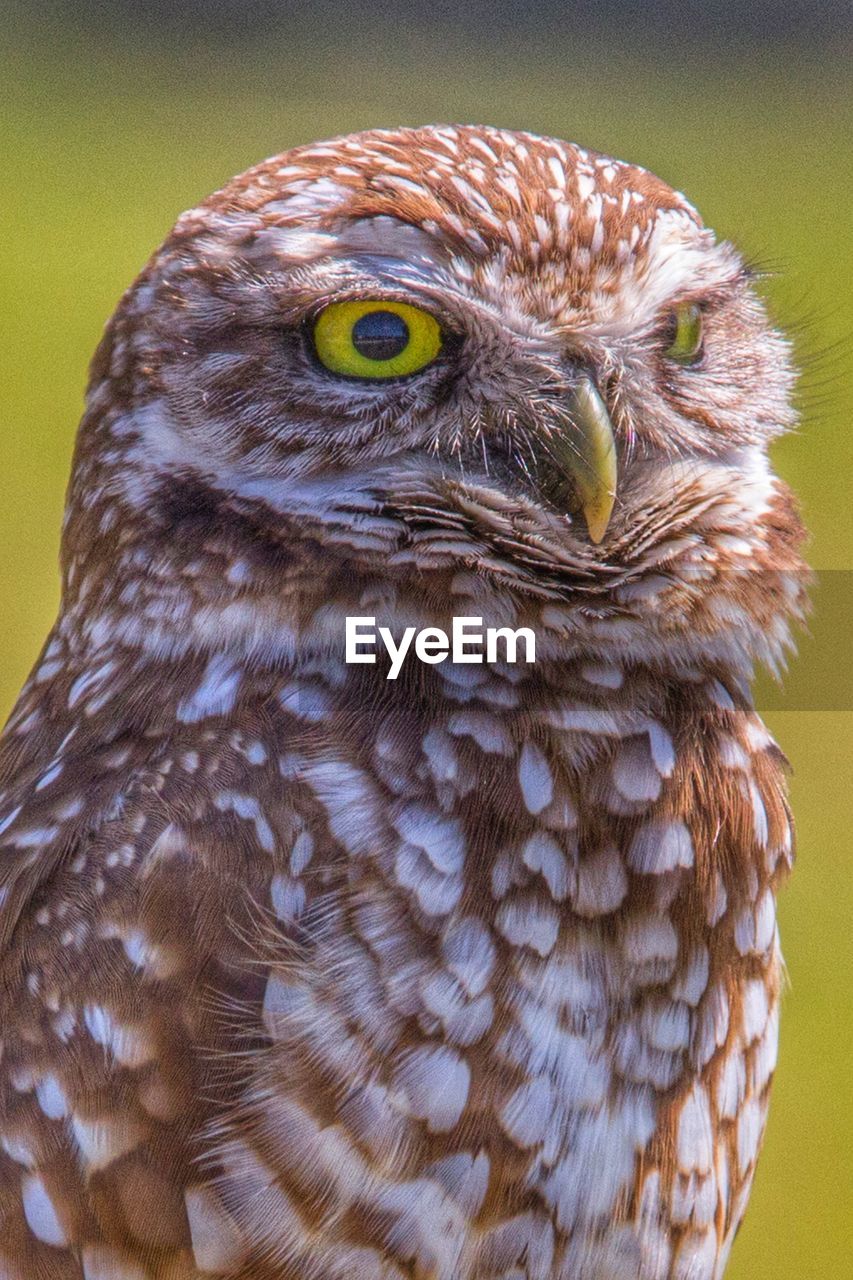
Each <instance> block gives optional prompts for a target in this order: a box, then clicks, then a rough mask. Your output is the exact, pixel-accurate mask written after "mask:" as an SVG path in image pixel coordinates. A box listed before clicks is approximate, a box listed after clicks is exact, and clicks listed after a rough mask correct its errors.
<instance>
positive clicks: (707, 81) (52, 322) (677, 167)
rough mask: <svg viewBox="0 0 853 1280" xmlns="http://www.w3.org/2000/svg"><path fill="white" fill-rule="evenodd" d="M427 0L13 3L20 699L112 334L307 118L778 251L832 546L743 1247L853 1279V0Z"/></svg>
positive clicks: (14, 471) (5, 62)
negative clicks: (437, 126)
mask: <svg viewBox="0 0 853 1280" xmlns="http://www.w3.org/2000/svg"><path fill="white" fill-rule="evenodd" d="M421 8H422V12H418V10H417V6H416V5H412V4H410V5H408V6H407V5H405V4H404V5H402V6H398V7H395V6H388V5H381V4H380V5H374V6H371V8H370V9H369V10H364V11H363V12H362V11H359V10H357V9H355V8H352V7H351V6H350V7H347V6H345V5H343V4H337V5H335V4H332V5H330V6H328V11H327V12H326V11H324V10H323V9H322V7H321V8H320V9H317V8H316V6H310V5H297V6H287V7H282V6H277V5H276V4H275V3H274V2H273V0H266V2H265V4H264V5H263V6H262V7H261V8H259V9H258V10H257V11H256V12H254V16H253V10H252V9H251V8H246V7H245V6H241V5H229V3H228V0H218V3H217V4H215V5H213V6H212V8H209V9H206V8H205V6H204V4H202V3H201V2H200V0H196V3H195V4H191V5H189V6H186V7H183V6H180V5H178V6H177V7H176V8H175V7H173V8H172V9H171V10H168V11H167V10H166V9H165V8H159V7H158V6H157V5H153V6H152V5H151V4H143V5H142V7H141V9H140V6H139V5H137V6H136V7H135V8H134V9H133V10H131V9H130V7H129V6H126V5H123V4H122V3H121V0H102V3H100V4H98V3H82V4H78V5H77V6H76V8H75V9H74V10H73V11H72V10H71V9H70V8H67V7H66V6H63V5H62V4H58V5H53V6H52V7H51V6H49V5H32V4H31V5H25V6H23V7H22V8H21V9H20V11H19V13H18V14H17V15H16V20H15V21H14V22H11V23H9V22H5V20H4V26H3V34H2V37H0V38H2V41H3V47H2V49H0V63H1V64H2V65H0V80H2V83H3V85H4V88H3V92H4V95H5V96H6V99H7V101H6V103H5V106H4V111H3V118H4V122H5V124H4V132H5V144H6V146H5V159H4V165H3V175H4V177H3V183H2V186H3V188H4V190H3V195H2V202H3V207H2V256H1V260H0V290H2V301H0V323H2V324H3V325H4V326H5V334H4V337H3V342H2V352H3V366H4V367H3V382H2V413H3V418H2V427H0V486H2V501H0V551H2V554H0V710H2V711H3V712H4V713H5V711H6V710H7V709H8V708H9V707H10V706H11V704H12V701H13V698H14V695H15V693H16V691H17V689H18V687H19V686H20V683H21V682H22V680H23V679H24V677H25V675H26V674H27V671H28V669H29V667H30V665H31V663H32V661H33V659H34V657H35V655H36V653H37V650H38V648H39V646H40V644H41V641H42V639H43V637H44V634H45V632H46V630H47V628H48V626H49V624H50V622H51V620H52V617H53V614H54V611H55V608H56V600H57V575H56V568H55V563H56V553H57V545H58V534H59V523H60V516H61V510H62V503H63V491H64V487H65V483H66V478H67V473H68V467H69V460H70V453H71V447H72V441H73V436H74V428H75V424H76V421H77V419H78V417H79V415H80V410H81V403H82V393H83V388H84V380H85V371H86V365H87V361H88V359H89V357H90V355H91V353H92V351H93V349H94V347H95V345H96V343H97V341H98V337H99V334H100V331H101V328H102V326H103V324H104V322H105V321H106V319H107V317H108V316H109V314H110V312H111V311H112V309H113V307H114V305H115V303H116V300H117V298H118V296H119V294H120V293H121V291H122V289H123V288H124V287H125V286H126V285H127V284H128V283H129V282H130V280H131V279H132V278H133V276H134V274H135V273H136V272H137V270H138V269H139V268H140V266H141V265H142V264H143V262H144V261H145V259H146V257H147V255H148V254H149V252H150V251H151V250H152V249H153V248H154V247H155V245H156V244H157V243H158V242H159V241H160V240H161V239H162V237H163V236H164V235H165V233H166V232H167V230H168V229H169V226H170V224H171V223H172V221H173V220H174V218H175V217H176V216H177V214H178V213H179V212H180V211H181V210H182V209H184V208H185V207H187V206H190V205H192V204H194V203H195V202H197V201H198V200H199V199H200V198H201V197H202V196H204V195H205V194H207V193H208V192H209V191H210V190H211V189H212V188H214V187H216V186H218V185H220V184H221V183H223V182H224V181H226V180H227V179H228V178H229V176H230V175H232V174H233V173H235V172H237V171H239V170H241V169H243V168H245V167H246V166H247V165H249V164H251V163H253V162H254V161H256V160H258V159H260V158H261V157H263V156H266V155H268V154H271V153H273V152H276V151H280V150H282V149H284V148H286V147H288V146H290V145H292V144H295V143H298V142H303V141H308V140H311V139H314V138H319V137H323V136H328V135H330V134H334V133H338V132H349V131H351V130H354V129H358V128H362V127H366V126H371V125H395V124H400V123H407V124H413V123H419V122H425V121H431V120H445V121H446V120H456V121H484V122H488V123H493V124H499V125H504V126H508V127H517V128H525V129H531V130H534V131H537V132H544V133H551V134H556V135H558V136H562V137H565V138H570V139H573V140H577V141H580V142H583V143H585V144H588V145H591V146H592V147H595V148H598V149H600V150H602V151H606V152H610V153H612V154H614V155H616V156H619V157H622V158H624V159H629V160H632V161H636V162H639V163H641V164H644V165H646V166H648V167H649V168H651V169H653V170H655V171H656V172H658V173H660V174H661V175H662V176H663V177H665V178H667V179H668V180H669V181H671V182H672V183H673V184H674V185H675V186H677V187H679V188H681V189H682V190H684V191H686V192H687V193H688V194H689V196H690V197H691V198H692V199H693V200H694V201H695V203H696V204H697V205H698V206H699V208H700V209H701V210H702V212H703V214H704V216H705V218H706V220H707V221H708V223H709V224H710V225H712V226H714V227H715V228H716V229H717V230H718V231H719V232H720V233H722V234H724V235H726V236H729V237H731V238H733V239H735V240H736V241H737V242H738V243H739V244H740V245H741V246H742V247H743V248H744V249H745V251H746V252H747V254H748V255H749V256H750V257H752V258H753V259H754V260H757V262H758V263H760V264H762V265H764V266H765V267H767V268H768V270H769V271H770V272H772V273H774V274H772V275H771V276H770V278H768V280H767V282H766V286H765V288H766V294H767V296H768V298H769V300H770V302H771V305H772V308H773V311H774V313H775V315H776V316H777V318H778V319H779V320H780V322H781V323H783V324H784V325H785V326H786V327H787V328H788V329H789V330H790V331H791V332H792V334H793V336H794V339H795V342H796V347H797V352H798V358H799V361H800V364H801V366H802V367H803V369H804V378H803V386H802V409H803V423H802V427H801V429H800V431H799V432H798V433H796V434H794V435H792V436H789V437H788V438H787V439H786V440H785V441H783V442H781V443H780V444H779V446H778V447H777V448H776V451H775V459H776V463H777V465H778V468H779V470H780V471H781V472H782V474H783V475H784V476H785V477H786V478H787V479H788V480H789V481H790V482H791V483H793V485H794V486H795V488H796V489H797V491H798V492H799V494H800V495H801V497H802V501H803V505H804V508H805V513H806V518H807V522H808V524H809V527H810V529H811V531H812V534H813V541H812V545H811V553H810V554H811V561H812V563H813V564H814V565H815V566H816V567H817V568H818V569H819V570H820V573H819V581H818V589H817V593H816V595H817V607H816V612H815V616H814V619H813V621H812V626H811V633H812V634H811V637H810V638H806V639H805V640H804V642H803V645H802V646H801V648H802V656H801V658H800V660H799V662H798V664H797V665H796V666H795V667H794V670H793V672H792V674H791V678H790V681H789V684H788V693H787V694H784V695H783V694H779V693H778V692H775V691H774V690H773V689H772V688H771V687H770V686H769V685H767V684H765V685H764V686H762V699H761V700H762V705H763V706H764V707H765V708H767V715H768V719H769V722H770V724H771V728H772V729H773V731H774V732H775V734H776V736H777V737H778V739H779V741H780V742H781V744H782V745H783V747H784V749H785V751H786V752H787V753H788V755H789V756H790V758H791V760H792V763H793V766H794V770H795V773H794V779H793V785H792V789H793V801H794V807H795V811H796V814H797V817H798V820H799V864H798V868H797V872H796V876H795V878H794V880H793V882H792V884H791V885H790V887H789V889H788V890H787V892H786V893H785V896H784V901H783V905H782V925H783V940H784V945H785V954H786V958H787V962H788V967H789V970H790V976H791V988H790V991H789V992H788V995H787V997H786V1001H785V1012H784V1020H783V1037H782V1053H781V1069H780V1072H779V1075H778V1078H777V1084H776V1089H775V1099H774V1105H773V1108H772V1111H771V1122H770V1128H769V1135H768V1141H767V1146H766V1150H765V1154H764V1157H763V1160H762V1163H761V1165H760V1167H759V1173H758V1177H757V1183H756V1188H755V1193H754V1196H753V1200H752V1206H751V1209H750V1212H749V1213H748V1215H747V1219H746V1225H745V1227H744V1229H743V1231H742V1232H741V1235H740V1238H739V1240H738V1242H737V1245H736V1248H735V1252H734V1256H733V1260H732V1263H731V1266H730V1269H729V1272H728V1275H729V1276H730V1277H732V1280H771V1278H772V1280H810V1278H811V1277H827V1278H829V1280H842V1278H843V1277H847V1276H851V1275H853V1261H851V1256H853V1245H851V1238H850V1236H851V1223H853V1091H851V1072H853V1016H851V999H852V998H853V891H851V857H850V833H851V831H853V803H851V797H853V769H852V768H851V758H853V692H851V691H852V690H853V684H852V683H851V662H850V657H849V643H848V637H849V635H850V632H851V626H853V591H851V582H853V572H851V570H853V513H851V507H853V502H851V484H850V476H851V461H853V456H851V455H853V445H851V440H853V430H851V428H853V412H851V410H853V404H851V385H853V278H851V277H852V276H853V272H852V271H851V260H850V259H851V254H850V248H851V207H853V201H851V192H853V165H851V155H853V146H852V145H851V144H852V142H853V119H851V116H853V112H851V102H850V97H849V83H848V76H849V65H850V62H849V53H850V39H849V37H850V29H849V26H848V27H845V26H844V25H843V13H842V10H843V9H845V8H846V6H842V5H832V4H829V5H824V6H820V5H816V6H809V5H808V4H805V3H803V4H800V5H799V6H797V5H795V6H793V11H792V7H791V6H790V5H787V6H786V5H785V4H781V3H780V4H774V3H772V2H771V0H764V3H763V4H761V5H759V6H758V7H757V8H756V6H751V7H750V9H749V11H746V10H744V11H743V12H741V11H740V10H739V8H738V6H737V5H733V4H725V3H717V4H716V5H711V6H705V8H704V9H703V6H701V5H697V4H687V5H686V6H685V5H684V4H681V5H675V4H670V5H663V6H661V7H659V8H658V9H657V10H655V7H654V6H652V7H651V8H650V9H648V8H647V9H643V8H641V7H638V6H632V5H627V4H619V3H612V4H610V5H608V4H600V5H598V6H597V7H596V8H595V11H594V12H593V11H592V10H589V9H587V8H586V7H585V6H582V5H563V6H559V5H553V4H552V5H548V4H541V5H539V6H536V5H534V6H533V7H532V9H525V12H524V16H523V17H522V16H521V15H520V14H518V15H516V17H515V18H513V16H512V10H511V7H508V6H506V5H498V6H495V13H494V14H490V13H489V11H488V6H484V5H482V4H475V5H474V6H473V7H472V8H470V9H469V10H466V13H465V15H464V16H463V17H462V18H460V15H459V14H456V15H455V16H454V11H453V8H452V6H451V7H450V8H448V7H447V6H439V7H438V10H436V9H435V8H434V7H433V8H430V9H429V10H427V9H426V7H425V6H421ZM812 9H814V13H812ZM131 14H132V15H133V16H131ZM709 15H710V17H709ZM816 15H819V16H820V22H819V23H818V22H814V23H810V21H809V19H810V17H811V18H814V17H815V16H816ZM652 16H654V21H653V20H652ZM539 19H541V21H540V20H539Z"/></svg>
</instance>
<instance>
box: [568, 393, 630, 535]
mask: <svg viewBox="0 0 853 1280" xmlns="http://www.w3.org/2000/svg"><path fill="white" fill-rule="evenodd" d="M569 414H570V419H571V427H570V429H569V432H568V434H567V437H566V439H565V441H564V442H563V443H562V446H561V447H560V448H559V462H560V464H561V465H562V466H564V467H565V469H566V471H567V472H568V474H569V475H570V476H571V478H572V480H573V481H574V485H575V489H576V491H577V494H578V497H579V499H580V505H581V509H582V511H583V514H584V519H585V520H586V527H587V529H588V531H589V536H590V539H591V540H592V541H593V542H594V543H596V544H598V543H599V542H601V540H602V538H603V537H604V535H605V533H606V532H607V526H608V524H609V523H610V516H611V514H612V512H613V503H614V501H615V499H616V480H617V474H618V469H617V463H616V441H615V440H614V438H613V424H612V423H611V421H610V414H609V413H608V412H607V405H606V404H605V403H604V401H603V400H602V398H601V393H600V392H599V390H598V388H597V387H596V385H595V382H594V381H593V379H592V377H591V375H590V374H588V373H583V374H581V376H580V377H579V379H578V381H577V382H576V383H575V385H574V386H573V388H572V391H571V401H570V404H569Z"/></svg>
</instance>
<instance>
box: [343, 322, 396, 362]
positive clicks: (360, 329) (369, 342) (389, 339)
mask: <svg viewBox="0 0 853 1280" xmlns="http://www.w3.org/2000/svg"><path fill="white" fill-rule="evenodd" d="M352 345H353V346H354V347H355V349H356V351H357V352H358V354H359V355H360V356H364V357H365V358H366V359H367V360H393V359H394V357H395V356H399V355H402V353H403V352H404V351H405V350H406V347H407V346H408V345H409V326H408V325H407V324H406V322H405V320H404V319H403V317H402V316H398V315H397V314H396V312H394V311H368V313H367V315H365V316H361V318H360V319H358V320H356V322H355V324H354V325H353V327H352Z"/></svg>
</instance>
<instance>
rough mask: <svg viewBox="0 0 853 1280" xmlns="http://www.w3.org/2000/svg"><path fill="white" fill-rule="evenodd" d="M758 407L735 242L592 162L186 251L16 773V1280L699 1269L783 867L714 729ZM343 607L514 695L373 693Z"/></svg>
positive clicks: (772, 528) (426, 683)
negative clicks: (462, 621)
mask: <svg viewBox="0 0 853 1280" xmlns="http://www.w3.org/2000/svg"><path fill="white" fill-rule="evenodd" d="M791 386H792V371H791V367H790V364H789V359H788V349H787V346H786V343H785V341H784V340H783V339H782V338H781V337H780V335H779V334H778V333H776V332H774V331H773V329H771V328H770V327H769V325H768V322H767V319H766V316H765V312H764V310H763V308H762V305H761V304H760V302H758V301H757V300H756V297H755V294H754V292H753V288H752V282H751V277H750V272H749V270H747V269H746V268H745V266H744V264H743V262H742V260H741V259H740V257H739V256H738V254H737V253H736V252H735V250H734V249H733V248H732V247H731V246H730V245H728V244H719V243H716V242H715V240H714V237H713V236H712V234H711V233H710V232H709V231H707V230H705V229H703V226H702V224H701V222H700V220H699V218H698V216H697V214H696V213H695V212H694V210H693V209H692V208H691V206H690V205H689V204H688V203H687V201H686V200H685V199H684V197H683V196H681V195H680V194H678V193H676V192H674V191H672V190H671V189H670V188H669V187H668V186H666V185H665V184H664V183H663V182H661V181H660V180H658V179H657V178H655V177H653V176H652V175H651V174H649V173H647V172H645V171H644V170H643V169H640V168H636V167H634V166H631V165H626V164H622V163H620V162H618V161H616V160H611V159H609V158H607V157H605V156H601V155H598V154H596V153H594V152H591V151H587V150H584V149H583V148H581V147H579V146H574V145H570V144H568V143H563V142H559V141H554V140H552V139H545V138H537V137H533V136H530V135H526V134H521V133H518V134H516V133H508V132H503V131H501V130H497V129H487V128H449V127H448V128H422V129H410V130H400V131H396V132H371V133H364V134H360V135H357V136H354V137H349V138H343V139H339V140H337V141H333V142H328V143H324V144H322V145H316V146H307V147H302V148H299V149H297V150H295V151H291V152H288V153H287V154H285V155H283V156H278V157H276V158H275V159H272V160H269V161H267V162H265V163H264V164H261V165H259V166H258V167H257V168H254V169H251V170H249V172H248V173H246V174H244V175H243V176H241V177H239V178H236V179H235V180H234V181H233V182H231V183H230V184H229V185H228V186H227V187H225V188H224V189H223V190H222V191H220V192H219V193H218V194H216V195H214V196H212V197H211V198H210V199H209V200H208V201H206V202H205V203H204V204H202V205H201V206H200V207H199V208H197V209H195V210H193V211H192V212H190V213H187V214H185V215H184V216H183V217H182V218H180V220H179V221H178V223H177V225H176V227H175V229H174V231H173V232H172V234H171V235H170V236H169V238H168V240H167V241H166V243H165V245H164V246H163V248H162V249H161V250H160V251H159V252H158V253H157V254H156V255H155V256H154V258H153V259H152V260H151V262H150V264H149V265H148V267H147V268H146V269H145V270H144V271H143V273H142V275H141V276H140V277H139V279H138V280H137V282H136V283H135V284H134V285H133V286H132V288H131V289H130V291H129V292H128V293H127V295H126V296H125V298H124V299H123V301H122V302H121V304H120V306H119V308H118V310H117V312H116V315H115V317H114V318H113V320H112V322H111V324H110V325H109V328H108V330H107V334H106V337H105V338H104V340H103V342H102V344H101V346H100V348H99V351H98V353H97V355H96V357H95V361H94V365H93V369H92V380H91V387H90V391H89V398H88V408H87V411H86V416H85V418H84V420H83V424H82V428H81V432H80V437H79V444H78V449H77V455H76V461H75V464H74V474H73V479H72V483H71V489H70V497H69V503H68V515H67V520H66V525H65V531H64V539H63V569H64V591H63V600H62V609H61V614H60V617H59V620H58V622H57V624H56V627H55V629H54V631H53V633H52V635H51V637H50V639H49V641H48V643H47V646H46V648H45V650H44V652H43V654H42V656H41V658H40V660H39V662H38V665H37V667H36V669H35V671H34V673H33V675H32V677H31V679H30V681H29V683H28V684H27V686H26V688H25V690H24V692H23V693H22V695H21V699H20V702H19V704H18V707H17V709H16V711H15V713H14V715H13V718H12V720H11V722H10V724H9V726H8V729H7V732H6V736H5V739H4V742H3V747H2V769H1V770H0V776H1V777H2V784H3V787H4V794H3V796H2V820H1V821H0V830H2V844H3V852H2V861H0V877H2V879H1V880H0V884H2V889H0V894H2V897H0V902H2V909H0V926H2V966H3V967H2V1031H3V1057H2V1074H1V1075H0V1079H2V1084H0V1130H1V1131H2V1156H1V1157H0V1213H2V1233H0V1272H2V1275H3V1276H4V1277H8V1280H37V1278H39V1280H72V1278H75V1280H79V1278H80V1277H85V1280H167V1278H168V1280H189V1278H190V1277H200V1276H227V1277H242V1278H244V1280H248V1278H250V1277H251V1278H253V1280H401V1277H409V1278H412V1280H427V1278H429V1280H499V1278H500V1280H623V1278H628V1277H635V1278H641V1280H664V1278H665V1277H666V1278H670V1280H676V1278H677V1280H706V1278H709V1277H717V1276H720V1275H721V1274H722V1271H723V1268H724V1266H725V1261H726V1257H727V1254H728V1251H729V1247H730V1245H731V1241H732V1237H733V1235H734V1233H735V1231H736V1229H737V1226H738V1223H739V1221H740V1219H741V1216H742V1214H743V1211H744V1207H745V1203H746V1199H747V1196H748V1193H749V1187H750V1182H751V1179H752V1175H753V1170H754V1167H755V1160H756V1155H757V1152H758V1148H759V1145H760V1142H761V1136H762V1130H763V1128H764V1120H765V1112H766V1107H767V1099H768V1090H769V1086H770V1079H771V1075H772V1072H773V1065H774V1057H775V1052H776V1034H777V1009H778V997H779V985H780V958H779V949H778V941H777V931H776V924H775V911H774V906H775V896H776V889H777V886H778V884H779V881H780V879H782V878H783V876H784V874H785V872H786V871H787V869H788V866H789V864H790V861H791V828H790V822H789V816H788V812H787V807H786V801H785V786H784V780H783V761H782V757H781V755H780V753H779V751H778V749H777V748H776V746H775V745H774V743H773V742H772V741H771V739H770V738H769V736H768V734H767V732H766V731H765V729H764V727H763V725H762V723H761V721H760V720H759V719H758V717H757V716H756V714H755V712H754V710H753V707H752V705H751V701H750V693H749V680H750V676H751V672H752V668H753V663H754V662H755V661H756V660H757V661H763V662H769V663H771V664H772V663H774V662H776V661H777V660H778V658H779V655H780V653H781V651H782V650H783V649H784V647H785V646H786V644H787V642H788V627H789V619H791V618H792V617H796V615H797V614H798V613H799V612H800V610H801V608H802V604H803V601H802V585H801V573H800V569H801V562H800V559H799V552H798V548H799V544H800V542H801V529H800V524H799V521H798V517H797V515H796V511H795V508H794V504H793V502H792V499H791V496H790V494H789V493H788V491H787V490H786V488H785V486H784V485H782V484H781V483H780V482H779V481H778V480H777V479H776V478H775V477H774V475H773V473H772V472H771V470H770V468H769V465H768V460H767V452H766V450H767V445H768V442H769V440H770V439H771V438H772V437H773V436H775V435H776V434H777V433H778V432H780V431H781V430H783V429H784V428H785V427H787V426H788V425H789V424H790V423H791V422H792V417H793V415H792V409H791V403H790V392H791ZM353 617H362V618H363V617H372V618H374V619H375V621H376V626H377V627H380V626H384V627H386V628H387V630H388V633H389V634H390V635H392V636H394V637H399V636H400V635H401V634H402V633H403V632H404V631H405V629H406V628H408V627H414V628H417V629H419V630H420V629H423V628H428V627H431V628H439V629H443V630H444V631H446V632H450V631H451V629H452V620H453V618H471V617H474V618H481V619H483V622H484V626H492V627H494V628H504V629H509V630H516V629H520V628H528V629H529V630H530V631H531V632H532V633H533V634H534V635H535V638H536V654H535V662H530V663H521V662H519V661H517V662H512V661H511V655H510V653H509V650H508V647H507V650H506V652H504V651H501V654H500V656H499V657H498V658H494V655H493V658H494V660H492V661H488V660H486V661H479V662H478V661H476V660H474V661H461V660H459V661H456V660H454V659H453V656H452V655H451V656H450V657H446V658H445V659H444V660H443V661H441V660H439V658H440V657H441V654H440V653H439V652H438V650H437V649H435V648H433V649H432V650H431V651H430V653H431V657H430V658H427V657H424V658H423V659H422V660H417V659H416V658H412V659H411V660H408V661H407V662H406V663H405V664H404V666H403V668H402V669H401V670H400V672H399V675H398V676H397V678H396V679H393V680H391V679H388V678H387V675H388V660H387V657H386V656H385V653H384V650H381V649H377V650H375V656H376V658H377V661H376V662H374V663H373V664H369V663H365V662H358V663H356V662H347V661H346V650H345V641H344V637H345V631H346V626H347V619H348V618H353ZM431 634H432V639H433V641H435V633H434V632H433V633H431ZM426 652H427V650H426V648H424V653H426Z"/></svg>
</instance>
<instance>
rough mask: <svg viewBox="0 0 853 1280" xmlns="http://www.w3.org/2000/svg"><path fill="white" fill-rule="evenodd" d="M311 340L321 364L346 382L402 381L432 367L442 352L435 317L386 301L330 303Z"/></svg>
mask: <svg viewBox="0 0 853 1280" xmlns="http://www.w3.org/2000/svg"><path fill="white" fill-rule="evenodd" d="M312 336H313V340H314V351H315V353H316V355H317V359H318V360H319V361H320V363H321V364H322V365H323V366H324V367H325V368H326V369H328V370H329V371H330V372H331V373H338V374H341V375H343V376H344V377H346V378H367V379H372V380H377V379H378V380H383V379H386V378H403V377H406V376H407V375H408V374H412V373H418V372H419V371H420V370H421V369H425V368H426V366H427V365H428V364H432V362H433V360H435V358H436V356H437V355H438V353H439V352H440V350H441V347H442V334H441V328H440V327H439V324H438V321H437V320H436V318H435V316H433V315H430V313H429V312H428V311H422V310H421V308H420V307H413V306H411V305H410V304H409V303H407V302H393V301H389V300H387V299H373V300H370V301H351V302H333V303H332V304H331V306H328V307H325V308H324V310H323V311H321V312H320V314H319V315H318V316H317V319H316V320H315V322H314V329H313V334H312Z"/></svg>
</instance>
